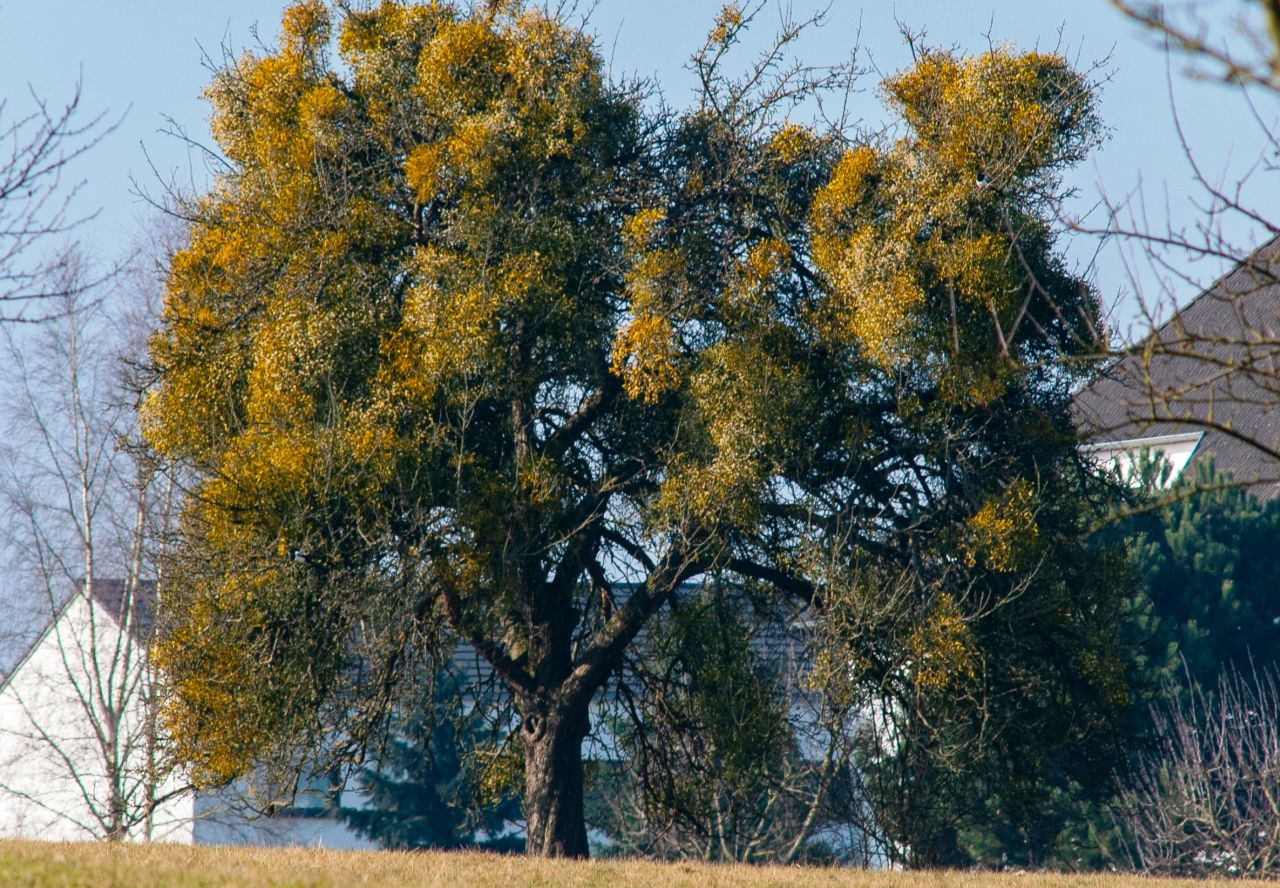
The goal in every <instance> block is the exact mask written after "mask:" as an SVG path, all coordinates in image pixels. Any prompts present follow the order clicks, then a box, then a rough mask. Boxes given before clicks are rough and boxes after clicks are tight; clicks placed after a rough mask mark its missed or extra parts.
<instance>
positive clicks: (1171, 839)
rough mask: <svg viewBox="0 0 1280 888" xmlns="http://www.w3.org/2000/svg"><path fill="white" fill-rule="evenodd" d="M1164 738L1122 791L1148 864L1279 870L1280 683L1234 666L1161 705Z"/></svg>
mask: <svg viewBox="0 0 1280 888" xmlns="http://www.w3.org/2000/svg"><path fill="white" fill-rule="evenodd" d="M1153 715H1154V719H1155V725H1156V728H1157V732H1158V735H1159V737H1160V740H1159V743H1158V745H1157V747H1156V748H1155V750H1153V751H1152V752H1151V753H1149V754H1148V755H1147V756H1145V757H1144V758H1143V759H1142V761H1141V764H1140V765H1139V766H1138V768H1137V770H1136V772H1135V774H1134V775H1133V780H1132V783H1131V785H1130V787H1129V788H1128V789H1127V790H1126V791H1125V792H1124V793H1123V796H1122V800H1123V810H1124V814H1123V815H1122V824H1123V826H1124V827H1126V830H1127V832H1128V834H1129V835H1130V836H1131V841H1132V851H1133V855H1134V858H1135V861H1136V863H1137V864H1138V865H1139V866H1140V867H1142V868H1143V869H1145V870H1147V871H1148V872H1152V873H1158V874H1161V875H1179V876H1191V877H1199V878H1207V877H1212V876H1223V875H1230V876H1255V877H1256V876H1271V877H1275V876H1276V875H1277V873H1278V872H1280V684H1278V683H1277V676H1276V673H1275V671H1274V670H1272V669H1268V670H1265V671H1262V672H1254V673H1252V674H1241V673H1239V672H1236V671H1234V670H1231V671H1229V672H1226V673H1224V674H1222V675H1221V677H1220V678H1219V679H1218V684H1217V687H1216V688H1214V689H1213V690H1212V691H1206V690H1204V689H1203V688H1201V687H1200V686H1199V685H1197V684H1195V683H1193V684H1192V687H1191V689H1190V692H1189V693H1188V694H1187V695H1185V696H1184V697H1180V698H1178V699H1176V700H1175V701H1174V702H1172V703H1171V704H1169V705H1168V707H1167V708H1163V709H1157V710H1156V711H1155V712H1154V713H1153Z"/></svg>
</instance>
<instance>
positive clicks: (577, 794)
mask: <svg viewBox="0 0 1280 888" xmlns="http://www.w3.org/2000/svg"><path fill="white" fill-rule="evenodd" d="M587 726H588V720H587V712H586V708H585V707H582V708H581V709H580V710H579V711H570V712H556V711H551V712H548V713H545V714H541V713H528V714H526V715H525V716H524V722H523V724H522V725H521V728H520V737H521V740H523V741H524V811H525V821H526V823H527V827H526V838H525V852H526V853H528V854H532V855H535V856H537V857H586V856H587V827H586V821H585V820H584V818H583V784H582V741H583V738H585V737H586V736H587Z"/></svg>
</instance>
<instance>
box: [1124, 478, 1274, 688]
mask: <svg viewBox="0 0 1280 888" xmlns="http://www.w3.org/2000/svg"><path fill="white" fill-rule="evenodd" d="M1167 496H1168V497H1169V502H1168V503H1167V504H1166V505H1163V506H1160V507H1159V508H1155V509H1151V510H1149V511H1145V512H1141V513H1139V514H1137V515H1135V516H1133V517H1131V518H1129V519H1128V520H1127V521H1126V522H1125V523H1124V524H1123V525H1122V527H1121V528H1120V532H1122V533H1124V534H1126V535H1127V536H1128V538H1129V539H1128V549H1129V551H1130V552H1132V553H1133V559H1134V563H1135V565H1136V570H1137V574H1138V580H1139V583H1140V585H1141V588H1142V590H1143V592H1144V593H1145V596H1146V598H1147V599H1148V600H1149V602H1150V605H1149V608H1148V609H1147V613H1146V614H1145V615H1144V622H1143V629H1144V631H1145V633H1146V635H1147V644H1146V653H1147V657H1148V658H1149V659H1150V662H1151V668H1152V669H1153V670H1154V671H1155V672H1156V674H1157V676H1158V678H1159V679H1160V680H1162V681H1165V682H1168V683H1170V684H1174V685H1182V684H1185V683H1186V681H1185V680H1186V679H1187V678H1190V679H1192V680H1194V681H1195V682H1196V683H1197V684H1199V685H1201V686H1202V687H1213V686H1214V685H1215V683H1216V681H1217V678H1218V675H1219V674H1220V673H1221V671H1222V670H1223V669H1224V668H1225V667H1226V666H1228V665H1231V666H1234V667H1235V668H1236V669H1237V670H1241V671H1244V672H1248V671H1250V670H1251V668H1252V666H1253V665H1255V664H1256V665H1257V666H1258V667H1260V668H1261V667H1265V666H1268V665H1271V664H1274V663H1277V662H1280V606H1277V604H1276V597H1275V590H1276V588H1277V583H1280V502H1277V501H1276V500H1267V501H1265V502H1259V501H1258V500H1257V498H1256V497H1255V496H1254V495H1253V494H1252V493H1251V492H1250V491H1248V490H1245V489H1242V488H1240V487H1239V486H1236V485H1233V484H1231V479H1230V478H1229V477H1225V476H1223V475H1222V474H1220V473H1218V472H1216V471H1215V470H1214V467H1213V465H1212V463H1210V462H1201V463H1196V464H1195V475H1194V477H1188V478H1185V479H1181V480H1180V481H1179V483H1178V484H1177V485H1176V486H1175V487H1174V488H1173V489H1172V490H1171V491H1169V492H1168V493H1167ZM1184 663H1185V674H1184Z"/></svg>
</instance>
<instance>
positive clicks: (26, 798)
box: [0, 253, 187, 840]
mask: <svg viewBox="0 0 1280 888" xmlns="http://www.w3.org/2000/svg"><path fill="white" fill-rule="evenodd" d="M59 273H60V274H61V275H64V276H65V277H64V279H61V280H58V281H55V282H54V286H53V287H52V288H49V292H51V293H56V294H57V295H56V296H54V297H52V298H51V299H50V300H49V301H48V302H47V303H46V305H47V306H48V307H49V308H50V309H56V313H54V312H52V311H51V312H50V317H49V323H46V324H42V325H39V326H36V327H28V328H21V329H16V328H12V327H10V328H6V329H5V330H4V333H3V347H4V351H5V363H6V364H7V366H8V372H7V374H6V375H7V379H5V382H6V383H7V387H8V389H9V391H10V399H9V403H8V404H7V405H6V406H7V407H8V410H7V414H8V415H7V416H6V420H7V423H6V426H7V428H8V429H9V433H8V435H7V436H6V440H5V441H4V442H3V443H0V471H2V472H3V474H2V475H0V497H2V498H3V502H4V505H5V509H4V513H5V515H6V521H5V523H4V525H3V527H0V530H3V533H4V542H5V543H6V547H5V548H6V549H7V554H8V555H9V557H8V559H7V561H8V562H9V565H10V571H11V577H12V578H13V579H14V582H12V583H11V584H10V590H11V591H10V595H17V596H21V597H25V598H26V602H27V606H28V608H29V610H31V611H32V612H33V613H32V618H33V619H35V620H37V621H38V624H45V625H47V627H48V628H47V629H46V630H45V631H44V632H43V634H41V635H40V636H39V637H38V638H37V639H36V640H35V642H34V643H33V644H32V645H31V646H30V648H29V651H28V653H27V654H26V656H25V657H24V659H23V660H22V661H21V662H20V663H19V664H17V666H16V667H14V668H13V669H12V670H11V671H10V674H9V675H8V677H7V679H6V681H5V684H4V686H3V688H2V689H0V828H2V829H4V830H6V831H9V832H19V833H30V832H32V831H34V830H40V831H41V833H42V834H43V835H45V836H48V835H62V836H65V837H86V836H91V837H97V838H104V839H110V840H118V839H123V838H141V839H150V838H152V837H153V836H158V835H163V833H164V830H165V828H166V827H167V826H172V825H173V824H172V823H167V822H166V819H169V820H172V819H173V816H172V815H171V814H167V813H166V803H168V802H170V801H173V800H176V799H178V798H179V797H181V796H183V795H184V793H186V792H187V787H186V785H185V783H184V782H183V780H182V779H181V778H180V776H179V774H178V772H176V771H175V770H174V769H173V767H172V766H171V764H170V762H169V757H168V755H167V751H166V747H165V743H164V740H163V734H162V731H161V730H160V728H159V724H158V712H157V706H158V700H157V696H156V690H157V682H156V675H155V674H154V670H153V668H152V666H151V664H150V662H149V660H148V657H147V648H148V643H149V640H150V633H151V629H152V625H153V622H154V620H153V614H154V612H155V606H156V598H157V594H158V590H159V589H161V588H162V587H163V584H162V579H163V578H162V577H161V576H160V575H159V573H158V567H157V564H158V560H157V555H158V553H157V551H156V545H157V543H158V541H159V540H161V539H163V536H164V533H165V529H166V527H167V525H168V523H169V521H170V516H171V515H172V513H173V506H174V488H173V483H172V480H171V479H167V478H165V477H164V476H163V475H162V474H161V473H160V472H159V471H158V466H157V465H156V463H155V462H154V461H153V460H151V459H149V458H148V456H147V454H146V453H145V452H144V451H141V450H139V449H137V448H136V447H135V445H134V443H133V442H134V441H135V439H136V435H135V428H134V422H135V419H134V417H135V414H134V409H133V408H134V403H133V398H132V397H131V395H130V393H129V390H128V386H127V385H126V376H125V374H124V373H123V372H122V367H123V366H124V365H123V364H122V362H121V360H120V359H121V357H122V355H121V347H125V348H127V347H128V346H129V344H130V343H129V342H128V339H127V338H125V337H123V336H122V335H121V333H120V328H119V327H118V326H117V325H116V319H115V318H113V317H112V316H111V314H110V313H109V311H108V310H107V306H106V305H105V304H104V303H103V302H102V301H101V300H98V299H96V298H95V297H96V295H97V294H96V293H95V292H94V291H93V290H92V289H91V288H89V289H87V288H86V286H85V282H86V281H88V280H91V279H92V276H93V275H92V272H91V271H90V270H88V269H86V268H85V264H84V260H83V259H82V258H80V257H78V256H77V255H76V254H74V253H72V254H69V255H68V257H66V258H65V259H64V262H63V264H62V266H61V267H60V269H59ZM134 301H135V302H136V301H137V300H134ZM135 339H136V337H135Z"/></svg>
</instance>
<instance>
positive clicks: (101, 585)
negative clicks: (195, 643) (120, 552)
mask: <svg viewBox="0 0 1280 888" xmlns="http://www.w3.org/2000/svg"><path fill="white" fill-rule="evenodd" d="M136 588H137V592H136V594H134V595H130V591H129V590H130V586H129V584H128V583H127V582H125V581H124V580H118V579H106V578H102V577H95V578H94V580H93V582H92V583H91V584H90V585H89V589H90V593H91V594H92V596H93V605H94V607H97V608H101V609H102V610H103V611H104V612H105V613H106V614H107V615H108V616H110V617H111V619H112V620H114V621H115V622H116V623H117V624H118V625H124V623H125V620H126V618H127V619H128V621H129V623H128V625H129V634H130V635H131V636H132V637H133V639H134V641H136V642H140V643H143V644H146V643H147V642H148V641H150V639H151V635H152V633H153V632H154V631H155V602H156V595H155V588H156V587H155V583H152V582H141V583H138V585H137V587H136ZM82 590H83V584H82V583H81V584H77V585H76V586H74V587H72V588H71V589H70V590H68V591H67V593H66V594H65V595H64V596H63V598H62V600H61V601H59V602H57V603H56V604H54V606H52V607H50V608H49V612H48V617H47V620H46V622H44V624H43V625H42V626H41V627H40V628H39V629H38V630H37V631H36V632H35V634H34V635H33V636H32V638H31V641H30V642H29V643H28V644H27V645H26V647H25V649H24V650H22V652H21V654H20V655H19V656H17V657H15V658H14V659H13V664H12V665H11V666H8V667H7V668H6V669H5V671H4V680H3V681H0V688H3V687H4V686H5V685H6V684H8V683H9V679H10V678H11V677H12V676H13V675H14V673H16V672H17V671H18V670H19V669H20V668H21V667H22V664H23V663H25V662H26V660H27V658H28V657H30V656H31V654H32V653H33V652H34V651H35V649H36V648H38V647H39V646H40V644H41V643H42V642H43V641H44V639H45V638H46V637H47V636H48V635H49V632H50V631H51V630H52V629H53V626H54V624H55V623H56V622H57V621H58V620H60V619H61V618H62V615H63V614H64V613H66V611H67V608H68V607H70V606H71V604H72V602H74V601H75V600H76V598H77V597H78V596H79V595H80V594H83V591H82Z"/></svg>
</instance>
